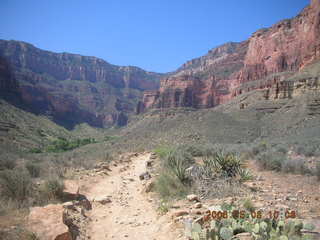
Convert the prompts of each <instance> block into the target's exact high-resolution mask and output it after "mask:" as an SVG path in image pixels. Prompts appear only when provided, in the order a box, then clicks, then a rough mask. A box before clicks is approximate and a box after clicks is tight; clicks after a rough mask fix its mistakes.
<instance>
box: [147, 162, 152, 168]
mask: <svg viewBox="0 0 320 240" xmlns="http://www.w3.org/2000/svg"><path fill="white" fill-rule="evenodd" d="M152 165H153V161H152V160H148V161H146V167H147V168H150V167H152Z"/></svg>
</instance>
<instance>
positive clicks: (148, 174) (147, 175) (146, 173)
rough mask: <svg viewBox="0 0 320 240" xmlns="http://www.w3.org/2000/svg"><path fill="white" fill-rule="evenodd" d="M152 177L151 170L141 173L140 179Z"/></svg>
mask: <svg viewBox="0 0 320 240" xmlns="http://www.w3.org/2000/svg"><path fill="white" fill-rule="evenodd" d="M150 178H151V175H150V173H149V172H144V173H141V174H140V175H139V179H140V180H149V179H150Z"/></svg>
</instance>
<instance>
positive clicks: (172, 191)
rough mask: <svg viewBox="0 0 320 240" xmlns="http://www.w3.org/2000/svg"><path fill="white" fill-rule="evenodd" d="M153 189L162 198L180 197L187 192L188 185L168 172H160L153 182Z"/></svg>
mask: <svg viewBox="0 0 320 240" xmlns="http://www.w3.org/2000/svg"><path fill="white" fill-rule="evenodd" d="M155 191H156V192H157V193H159V195H160V197H161V198H162V199H170V198H182V197H184V196H186V195H187V193H188V186H186V185H184V184H183V183H181V181H180V180H179V179H178V178H177V177H176V176H174V175H173V174H171V173H169V172H162V173H161V174H160V176H158V178H157V180H156V183H155Z"/></svg>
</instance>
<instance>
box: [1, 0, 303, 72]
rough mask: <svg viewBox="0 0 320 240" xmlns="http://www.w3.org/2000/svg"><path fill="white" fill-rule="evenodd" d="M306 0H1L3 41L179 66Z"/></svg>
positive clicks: (158, 67)
mask: <svg viewBox="0 0 320 240" xmlns="http://www.w3.org/2000/svg"><path fill="white" fill-rule="evenodd" d="M308 4H309V0H267V1H266V0H90V1H89V0H26V1H21V0H0V39H5V40H19V41H25V42H28V43H31V44H33V45H35V46H36V47H38V48H41V49H45V50H48V51H54V52H69V53H77V54H81V55H87V56H96V57H99V58H102V59H104V60H106V61H108V62H109V63H112V64H116V65H122V66H127V65H131V66H138V67H141V68H143V69H145V70H148V71H155V72H169V71H174V70H175V69H177V68H178V67H179V66H180V65H182V64H183V63H184V62H186V61H188V60H191V59H193V58H196V57H200V56H202V55H205V54H206V53H207V52H208V51H209V50H210V49H212V48H214V47H216V46H218V45H221V44H223V43H226V42H230V41H233V42H239V41H243V40H246V39H247V38H248V37H250V36H251V34H252V33H253V32H255V31H256V30H258V29H259V28H262V27H269V26H271V25H273V24H275V23H276V22H278V21H280V20H282V19H285V18H291V17H294V16H296V15H297V14H298V13H299V12H300V11H301V10H302V9H303V8H304V7H305V6H307V5H308Z"/></svg>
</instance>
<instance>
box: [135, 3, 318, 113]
mask: <svg viewBox="0 0 320 240" xmlns="http://www.w3.org/2000/svg"><path fill="white" fill-rule="evenodd" d="M319 58H320V0H312V1H311V3H310V5H309V6H307V7H306V8H305V9H303V10H302V12H301V13H300V14H299V15H298V16H296V17H295V18H292V19H287V20H283V21H280V22H278V23H277V24H275V25H273V26H272V27H270V28H265V29H260V30H259V31H257V32H255V33H254V34H253V35H252V36H251V37H250V38H249V39H248V40H247V41H243V42H241V43H227V44H224V45H222V46H219V47H217V48H214V49H212V50H211V51H209V53H208V54H207V55H205V56H203V57H200V58H197V59H193V60H191V61H189V62H187V63H185V64H184V65H183V66H182V67H181V68H179V69H178V70H177V71H176V72H175V74H173V75H171V76H169V77H165V78H163V79H162V80H161V83H160V88H159V89H158V90H157V91H146V92H145V93H144V96H143V100H142V102H139V104H138V107H137V112H138V113H140V112H143V111H144V110H145V109H148V108H160V107H161V108H168V107H194V108H210V107H214V106H216V105H219V104H221V103H225V102H226V101H229V100H230V99H231V98H233V97H235V96H237V95H240V94H243V93H244V92H247V91H252V90H255V89H270V90H272V89H275V91H276V92H277V93H279V92H281V91H289V89H290V84H288V83H286V82H283V81H284V80H285V79H287V78H288V77H290V76H292V75H293V74H295V73H296V72H298V71H299V70H301V69H302V68H304V67H305V66H306V65H308V64H310V63H312V62H315V61H317V60H319ZM314 80H316V79H314ZM275 96H276V97H278V94H275ZM287 96H289V95H286V97H287Z"/></svg>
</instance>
